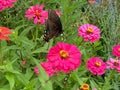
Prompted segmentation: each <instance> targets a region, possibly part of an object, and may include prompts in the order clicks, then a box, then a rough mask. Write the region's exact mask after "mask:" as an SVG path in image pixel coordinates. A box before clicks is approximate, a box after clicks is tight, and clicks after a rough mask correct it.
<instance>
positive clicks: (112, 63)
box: [106, 58, 120, 73]
mask: <svg viewBox="0 0 120 90" xmlns="http://www.w3.org/2000/svg"><path fill="white" fill-rule="evenodd" d="M106 64H107V68H108V69H116V70H117V72H119V73H120V60H115V59H113V58H110V59H109V60H107V62H106Z"/></svg>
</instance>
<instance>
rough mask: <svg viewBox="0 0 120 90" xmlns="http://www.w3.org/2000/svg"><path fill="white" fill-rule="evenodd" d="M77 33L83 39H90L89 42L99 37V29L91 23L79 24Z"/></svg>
mask: <svg viewBox="0 0 120 90" xmlns="http://www.w3.org/2000/svg"><path fill="white" fill-rule="evenodd" d="M78 34H79V36H81V37H83V38H84V41H88V40H90V42H91V43H93V42H95V41H97V40H99V39H100V29H99V28H98V27H96V26H94V25H91V24H84V25H82V26H80V27H79V29H78Z"/></svg>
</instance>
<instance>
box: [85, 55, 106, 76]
mask: <svg viewBox="0 0 120 90" xmlns="http://www.w3.org/2000/svg"><path fill="white" fill-rule="evenodd" d="M86 68H87V69H88V70H90V72H91V73H92V74H94V75H102V74H104V73H105V69H106V64H105V63H104V62H103V61H102V60H101V59H100V58H99V57H93V58H90V59H89V60H88V61H87V63H86Z"/></svg>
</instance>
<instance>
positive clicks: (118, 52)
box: [112, 45, 120, 57]
mask: <svg viewBox="0 0 120 90" xmlns="http://www.w3.org/2000/svg"><path fill="white" fill-rule="evenodd" d="M112 53H113V55H115V56H117V57H120V45H115V46H114V47H113V49H112Z"/></svg>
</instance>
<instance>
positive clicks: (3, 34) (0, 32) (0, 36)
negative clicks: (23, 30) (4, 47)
mask: <svg viewBox="0 0 120 90" xmlns="http://www.w3.org/2000/svg"><path fill="white" fill-rule="evenodd" d="M7 34H11V32H10V29H9V28H6V27H0V40H9V37H8V36H7Z"/></svg>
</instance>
